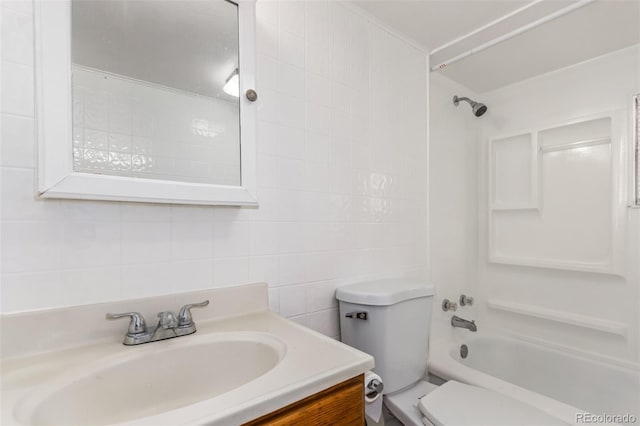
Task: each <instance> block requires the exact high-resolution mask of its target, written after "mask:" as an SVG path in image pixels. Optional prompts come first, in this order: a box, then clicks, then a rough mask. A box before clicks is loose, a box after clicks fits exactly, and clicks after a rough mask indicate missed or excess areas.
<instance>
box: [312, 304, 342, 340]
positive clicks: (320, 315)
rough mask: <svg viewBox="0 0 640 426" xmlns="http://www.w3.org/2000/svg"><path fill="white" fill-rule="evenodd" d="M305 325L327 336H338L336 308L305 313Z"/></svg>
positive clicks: (338, 327)
mask: <svg viewBox="0 0 640 426" xmlns="http://www.w3.org/2000/svg"><path fill="white" fill-rule="evenodd" d="M306 326H307V327H309V328H311V329H312V330H315V331H317V332H319V333H322V334H324V335H326V336H329V337H333V338H339V336H340V322H339V319H338V311H337V310H336V309H331V310H328V311H322V312H315V313H311V314H309V315H306Z"/></svg>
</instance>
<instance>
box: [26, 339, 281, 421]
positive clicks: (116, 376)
mask: <svg viewBox="0 0 640 426" xmlns="http://www.w3.org/2000/svg"><path fill="white" fill-rule="evenodd" d="M285 350H286V347H285V344H284V343H283V342H282V341H280V340H279V339H277V338H275V337H273V336H270V335H267V334H262V333H212V334H203V335H201V336H200V335H198V334H195V335H192V336H189V337H182V338H177V339H171V340H167V341H163V342H156V343H148V344H145V345H140V346H135V347H127V348H122V349H120V350H119V351H118V352H119V353H118V354H116V355H113V356H111V357H106V358H101V359H98V360H95V361H94V362H92V363H91V364H86V365H83V366H78V367H77V368H75V369H74V370H73V371H71V370H70V371H67V372H65V373H64V374H63V375H62V376H60V377H58V378H57V379H55V380H53V381H51V382H49V383H46V384H43V385H41V386H39V387H38V388H37V389H35V390H34V392H30V394H29V395H28V396H27V397H26V398H25V399H23V400H22V401H21V403H19V404H18V406H17V407H16V412H15V415H16V417H17V418H18V419H20V421H21V422H24V423H26V424H36V425H89V424H111V423H120V422H128V421H133V420H135V419H139V418H141V417H147V416H153V415H156V414H160V413H164V412H167V411H170V410H174V409H177V408H181V407H185V406H187V405H191V404H194V403H197V402H200V401H204V400H207V399H210V398H214V397H216V396H219V395H221V394H223V393H225V392H229V391H231V390H234V389H236V388H239V387H240V386H242V385H245V384H247V383H249V382H251V381H253V380H255V379H257V378H258V377H260V376H262V375H263V374H265V373H267V372H268V371H269V370H271V369H273V368H274V367H275V366H276V365H278V364H279V362H280V361H281V360H282V358H283V357H284V354H285Z"/></svg>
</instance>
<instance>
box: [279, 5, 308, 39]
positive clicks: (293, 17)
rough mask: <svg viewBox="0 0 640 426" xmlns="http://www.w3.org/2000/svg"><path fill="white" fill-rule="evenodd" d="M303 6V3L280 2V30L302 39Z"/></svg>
mask: <svg viewBox="0 0 640 426" xmlns="http://www.w3.org/2000/svg"><path fill="white" fill-rule="evenodd" d="M305 4H306V2H304V1H282V2H280V30H282V31H286V32H289V33H291V34H293V35H296V36H298V37H304V35H305Z"/></svg>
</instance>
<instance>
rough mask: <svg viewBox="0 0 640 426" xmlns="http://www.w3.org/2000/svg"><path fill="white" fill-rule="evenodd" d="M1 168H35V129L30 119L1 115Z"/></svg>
mask: <svg viewBox="0 0 640 426" xmlns="http://www.w3.org/2000/svg"><path fill="white" fill-rule="evenodd" d="M1 119H2V124H1V125H0V128H1V129H2V136H1V137H2V148H1V149H2V151H1V152H0V161H1V162H2V164H1V165H2V166H12V167H28V168H34V167H35V137H34V136H35V129H34V121H33V119H32V118H28V117H19V116H15V115H7V114H2V117H1Z"/></svg>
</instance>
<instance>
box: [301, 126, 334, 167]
mask: <svg viewBox="0 0 640 426" xmlns="http://www.w3.org/2000/svg"><path fill="white" fill-rule="evenodd" d="M306 136H307V137H306V140H305V142H306V146H305V148H306V159H307V161H308V162H310V163H317V164H325V163H327V162H328V161H329V136H327V135H326V134H322V133H316V132H313V131H307V133H306Z"/></svg>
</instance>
